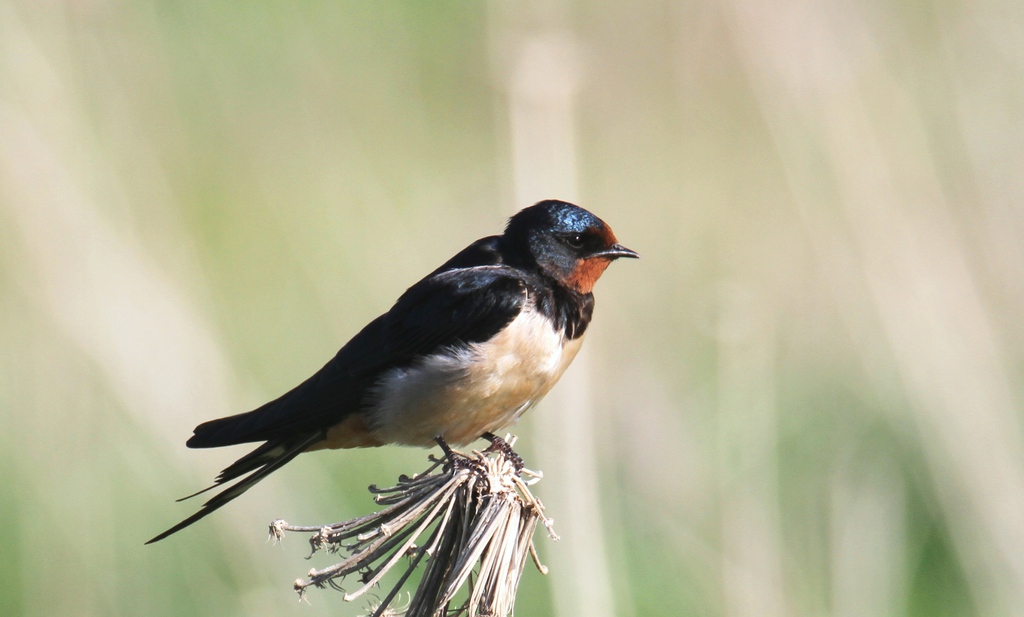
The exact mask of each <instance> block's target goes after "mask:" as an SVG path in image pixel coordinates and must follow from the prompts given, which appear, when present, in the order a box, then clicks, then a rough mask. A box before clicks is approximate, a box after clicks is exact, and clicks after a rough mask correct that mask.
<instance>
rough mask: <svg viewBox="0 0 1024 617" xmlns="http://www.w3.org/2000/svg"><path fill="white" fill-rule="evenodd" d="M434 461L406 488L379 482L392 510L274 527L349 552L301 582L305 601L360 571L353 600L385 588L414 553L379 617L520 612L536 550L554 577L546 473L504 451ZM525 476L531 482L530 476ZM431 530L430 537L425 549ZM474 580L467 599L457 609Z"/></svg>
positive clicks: (279, 533) (277, 534)
mask: <svg viewBox="0 0 1024 617" xmlns="http://www.w3.org/2000/svg"><path fill="white" fill-rule="evenodd" d="M509 441H510V442H511V441H512V438H509ZM513 456H514V455H513ZM430 460H431V465H430V466H429V467H428V468H427V469H426V470H425V471H424V472H423V473H420V474H418V475H415V476H413V477H411V478H410V477H406V476H402V477H400V478H399V481H398V484H397V485H396V486H393V487H390V488H385V489H378V488H377V487H375V486H371V487H370V492H372V493H374V495H375V496H374V501H376V502H377V503H378V504H383V505H386V506H387V507H385V508H384V509H383V510H380V511H379V512H376V513H374V514H370V515H367V516H362V517H359V518H355V519H351V520H348V521H344V522H341V523H334V524H333V525H324V526H316V527H302V526H294V525H288V524H287V523H285V522H284V521H282V520H277V521H274V522H273V523H272V524H271V525H270V533H271V536H272V537H274V538H275V539H281V538H283V537H284V533H285V532H286V531H299V532H307V533H312V534H313V535H312V536H311V537H310V539H309V542H310V546H311V547H312V554H315V553H316V552H317V551H320V550H327V551H330V552H336V553H342V554H345V555H347V557H346V558H345V559H344V560H342V561H341V562H339V563H336V564H334V565H333V566H329V567H327V568H324V569H322V570H315V569H314V570H311V571H310V572H309V574H308V575H307V576H308V577H307V578H305V579H299V580H297V581H295V590H296V591H297V592H298V593H299V595H300V597H302V596H303V594H304V593H305V591H306V589H308V588H309V587H312V586H315V587H321V588H322V587H325V586H327V585H330V586H331V587H333V588H335V589H338V590H340V591H343V592H344V589H342V587H341V583H342V582H343V580H344V578H345V577H347V576H349V575H351V574H353V573H359V575H360V581H361V583H362V586H361V587H360V588H359V589H357V590H355V591H352V592H348V593H345V595H344V599H345V600H346V601H351V600H354V599H356V598H358V597H360V596H362V595H363V594H365V593H366V592H367V591H369V590H370V589H372V588H374V587H375V586H377V585H378V584H379V583H380V580H381V579H382V578H383V577H384V575H385V574H387V573H388V572H389V571H391V569H392V568H394V567H395V566H396V565H397V564H398V563H399V562H401V561H403V558H406V561H407V563H406V565H405V566H404V567H405V571H404V572H403V573H402V575H401V576H400V577H399V580H398V582H397V583H396V584H395V585H394V586H393V587H392V588H391V590H390V591H389V592H388V593H387V595H386V596H385V597H384V598H383V600H381V602H380V604H379V605H377V606H376V608H375V610H374V611H373V613H372V617H379V616H380V615H384V614H387V615H397V614H405V615H406V616H407V617H440V616H457V615H469V616H470V617H476V616H477V615H488V616H491V615H494V616H498V615H509V614H511V613H512V608H513V605H514V604H515V596H516V589H517V588H518V587H519V579H520V577H521V576H522V573H523V568H524V567H525V566H526V560H527V556H529V557H531V558H532V559H533V562H534V564H535V565H536V566H537V568H538V569H539V570H540V571H541V572H542V573H547V568H545V567H544V566H543V565H542V564H541V563H540V561H539V560H538V558H537V552H536V548H535V547H534V545H533V532H534V530H535V529H536V527H537V523H538V522H542V523H544V526H545V527H546V528H547V530H548V535H549V536H550V537H551V538H552V539H554V540H557V539H558V536H557V535H556V534H555V533H554V531H553V529H552V520H551V519H550V518H548V517H546V516H545V515H544V507H543V506H542V505H541V503H540V501H539V500H538V499H537V498H536V497H534V496H533V494H532V493H531V492H530V489H529V486H528V485H529V484H533V483H534V482H537V481H538V480H539V479H540V474H538V473H534V472H530V471H529V470H525V469H524V470H522V471H519V470H518V469H517V467H516V464H515V463H516V462H515V461H513V460H511V458H510V455H509V454H508V453H506V452H503V451H501V450H500V449H497V451H494V452H491V451H488V452H477V451H474V452H473V453H472V454H471V455H466V454H461V453H458V452H451V453H450V454H449V455H447V456H446V458H445V459H443V460H438V459H435V458H434V457H430ZM523 476H526V477H527V478H530V480H529V481H524V480H523ZM428 529H430V530H431V531H430V532H429V534H427V530H428ZM424 534H427V536H426V540H425V542H424V543H423V544H422V545H418V544H417V542H418V541H419V539H420V538H421V537H422V536H424ZM312 554H311V555H310V556H311V557H312ZM424 557H426V562H425V566H424V571H423V575H422V577H421V579H420V582H419V584H418V585H417V587H416V591H415V593H413V594H412V597H411V599H410V600H409V603H408V606H406V607H404V608H403V609H395V608H390V609H389V607H391V605H392V603H393V601H394V599H395V598H396V597H397V596H398V594H399V592H400V591H401V589H402V588H403V587H404V585H405V583H406V582H407V581H408V579H409V577H410V576H411V575H412V573H413V572H414V571H415V569H416V568H417V566H419V565H420V563H421V562H423V560H424ZM474 572H475V575H474ZM467 584H468V586H469V587H468V594H467V596H468V597H467V599H466V600H465V601H464V602H463V603H462V604H461V605H459V606H457V607H452V603H453V602H454V601H455V596H456V595H457V594H458V593H459V591H460V590H461V589H463V588H464V587H466V585H467Z"/></svg>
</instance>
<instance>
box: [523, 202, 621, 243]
mask: <svg viewBox="0 0 1024 617" xmlns="http://www.w3.org/2000/svg"><path fill="white" fill-rule="evenodd" d="M603 227H604V222H603V221H602V220H601V219H599V218H597V217H596V216H594V215H593V214H591V213H590V212H588V211H586V210H584V209H583V208H581V207H579V206H575V205H573V204H571V203H569V202H567V201H559V200H557V199H546V200H544V201H541V202H538V203H537V204H534V205H532V206H530V207H529V208H524V209H523V210H521V211H520V212H519V213H518V214H516V215H515V216H513V217H512V218H510V219H509V220H508V226H507V227H505V235H506V236H511V237H519V238H525V237H528V236H529V235H530V234H531V233H536V232H542V233H544V232H547V233H565V234H569V233H582V232H584V231H586V230H588V229H595V228H596V229H600V228H603Z"/></svg>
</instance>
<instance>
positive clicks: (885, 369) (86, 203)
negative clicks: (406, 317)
mask: <svg viewBox="0 0 1024 617" xmlns="http://www.w3.org/2000/svg"><path fill="white" fill-rule="evenodd" d="M1022 119H1024V5H1022V4H1021V3H1020V2H1017V1H1005V0H970V1H968V0H948V1H945V0H939V1H936V2H910V1H896V2H877V1H868V2H859V3H858V2H850V1H848V0H825V1H823V2H812V1H811V0H781V1H767V0H722V1H717V2H715V1H709V2H659V1H657V0H643V1H640V2H629V3H613V2H577V3H568V2H561V1H556V2H542V1H540V0H531V1H526V2H512V1H510V0H507V1H506V0H502V1H497V0H495V1H491V2H417V1H411V0H410V1H401V2H399V1H387V2H301V3H299V2H297V3H286V2H211V3H203V2H182V1H177V2H176V1H161V2H151V1H146V0H138V1H132V2H128V1H116V0H76V1H73V2H71V1H69V2H60V1H57V0H43V1H39V0H24V1H18V0H0V521H2V523H3V531H4V533H3V534H0V556H2V558H0V606H2V607H3V608H2V609H0V612H2V613H3V614H9V615H46V616H50V615H154V616H155V615H200V614H202V615H267V614H275V615H303V616H306V615H309V616H312V615H327V614H331V615H335V614H343V615H356V614H360V613H361V612H363V611H365V604H364V603H362V602H357V603H354V604H352V605H344V603H343V602H342V601H341V595H340V594H338V593H335V592H330V591H314V592H313V593H311V594H310V596H309V604H305V603H303V604H300V603H298V602H296V598H295V596H294V594H293V593H292V591H291V582H292V581H293V580H294V579H295V578H297V577H300V576H303V575H304V574H305V572H306V571H307V570H308V569H309V568H310V567H312V566H316V567H322V566H324V565H326V564H328V563H331V561H332V560H331V559H330V557H329V556H327V557H323V556H318V557H317V558H316V559H315V560H314V561H313V562H307V561H304V560H303V559H302V557H304V556H305V554H306V550H305V549H306V544H305V541H304V539H302V538H300V537H298V536H293V537H289V538H288V539H286V541H285V543H284V545H283V547H280V546H278V547H275V546H272V545H270V544H267V543H265V537H266V525H267V524H268V523H269V522H270V521H271V520H273V519H275V518H278V517H281V518H285V519H286V520H288V521H289V522H292V523H296V524H316V523H323V522H330V521H335V520H341V519H343V518H347V517H351V516H355V515H358V514H362V513H365V512H367V511H368V509H369V508H371V507H372V504H371V503H370V501H369V498H368V495H367V494H366V493H365V487H366V485H367V484H370V483H371V482H373V483H379V484H387V483H389V482H391V481H392V480H393V479H394V478H395V477H396V476H397V474H399V473H402V472H413V471H417V470H418V469H420V468H421V467H422V465H423V463H424V457H425V452H423V451H416V450H407V449H400V448H385V449H376V450H364V451H352V452H322V453H318V454H315V455H309V456H305V457H301V458H300V459H299V460H297V461H295V462H294V463H292V464H290V465H289V466H288V467H287V468H285V469H284V470H282V471H280V472H278V473H276V474H274V476H272V477H271V478H270V479H269V480H268V481H266V482H264V483H263V484H261V485H259V486H258V487H257V488H256V489H254V490H253V491H251V492H250V493H248V494H247V495H246V496H245V497H244V498H243V499H241V500H239V501H236V502H234V503H232V504H231V505H230V506H228V507H227V508H225V509H223V510H221V511H220V512H218V513H217V514H216V515H214V516H212V517H210V518H209V519H207V520H205V521H203V523H201V524H199V525H197V526H195V527H193V528H190V529H189V530H187V531H186V532H183V533H181V534H179V535H177V536H174V537H173V538H171V539H169V540H166V541H164V542H161V543H159V544H157V545H154V546H145V547H144V546H143V542H144V541H145V540H146V539H148V538H150V537H152V536H153V535H155V534H156V533H157V532H159V531H162V530H163V529H165V528H167V527H168V526H170V525H171V524H173V523H175V522H177V521H178V520H180V519H182V518H184V517H185V516H187V515H188V514H190V513H191V512H192V511H193V509H194V508H195V507H196V506H197V505H198V503H194V502H189V503H186V504H175V503H174V502H173V500H174V498H177V497H180V496H182V495H185V494H188V493H190V492H192V491H194V490H196V489H198V488H200V487H203V486H206V485H207V484H208V483H209V482H210V480H212V478H213V477H214V475H215V474H216V472H217V471H218V470H220V469H221V468H223V467H224V466H225V465H227V464H228V463H230V462H231V461H233V460H234V459H235V458H237V457H238V456H240V455H241V454H242V453H244V452H245V451H246V450H245V449H244V448H238V449H231V450H227V451H220V450H217V451H188V450H186V449H185V447H184V441H185V439H186V438H187V437H188V436H189V435H190V434H191V429H192V427H193V426H194V425H196V424H197V423H199V422H200V421H203V420H206V419H210V418H213V417H218V416H221V415H228V414H232V413H237V412H240V411H245V410H247V409H250V408H252V407H254V406H256V405H258V404H259V403H261V402H263V401H265V400H268V399H270V398H272V397H275V396H277V395H279V394H281V393H282V392H284V391H285V390H287V389H289V388H290V387H292V386H293V385H295V384H296V383H298V382H299V381H300V380H302V379H303V378H305V377H306V376H307V375H309V374H310V373H312V372H313V371H314V370H316V369H317V368H319V367H320V366H321V365H322V364H323V363H324V362H326V361H327V360H328V359H329V358H330V357H331V356H332V355H333V354H334V352H335V351H336V349H337V348H338V347H339V346H340V345H341V344H343V343H344V342H345V341H346V340H347V339H348V337H350V336H351V335H352V334H354V333H355V332H356V331H357V330H358V329H359V328H360V327H361V326H362V325H363V324H365V323H366V322H367V321H369V320H370V319H372V318H373V317H375V316H376V315H378V314H379V313H381V312H383V311H384V310H386V309H387V308H388V307H389V306H390V304H391V302H393V301H394V299H395V298H396V297H397V296H398V294H399V293H401V291H403V290H404V289H405V288H406V287H408V286H409V285H411V284H412V283H413V282H415V281H416V280H417V279H418V278H419V277H421V276H423V275H424V274H426V273H427V272H429V271H430V270H431V269H433V268H434V267H435V266H436V265H438V264H440V263H441V262H442V261H444V260H445V259H446V258H447V257H449V256H450V255H452V254H453V253H454V252H455V251H457V250H458V249H460V248H462V247H463V246H465V245H466V244H468V243H469V242H471V241H472V240H474V239H476V238H478V237H480V236H484V235H489V234H492V233H497V232H498V231H500V229H501V227H502V225H503V222H504V220H505V218H506V217H508V216H509V215H511V214H512V213H514V212H515V211H516V210H518V209H519V208H521V207H524V206H526V205H529V204H531V203H533V202H535V201H537V200H539V199H542V198H547V197H560V198H564V199H570V200H578V202H579V203H581V205H584V206H585V207H587V208H589V209H591V210H592V211H594V212H595V213H596V214H598V215H599V216H601V217H602V218H604V219H605V220H606V221H608V222H609V223H610V224H611V225H612V226H613V227H614V229H615V230H616V232H617V234H618V237H619V239H620V240H621V241H622V242H623V243H624V244H625V245H626V246H629V247H631V248H633V249H635V250H637V251H639V252H640V253H641V254H642V255H643V259H642V260H640V261H639V262H623V263H617V264H615V265H614V266H613V267H612V268H611V269H610V270H609V271H608V273H607V274H606V275H605V277H604V279H602V281H601V283H600V284H599V285H598V288H597V297H598V302H597V304H598V307H597V312H596V318H595V322H594V325H593V327H592V328H591V331H590V333H589V340H588V342H587V344H586V345H585V346H584V352H583V353H582V354H581V357H580V358H578V359H577V361H576V363H575V364H574V366H573V367H572V369H570V371H569V372H568V374H567V375H566V378H565V379H564V380H563V382H562V383H561V384H560V385H559V387H558V388H556V389H555V391H554V392H553V393H552V395H551V396H549V398H548V399H547V400H545V402H544V403H542V404H541V405H540V406H539V407H538V408H537V409H536V410H534V411H533V412H531V414H530V415H529V416H528V418H527V419H525V420H524V421H523V422H522V423H520V424H519V425H517V426H516V427H515V428H514V431H515V432H516V433H517V434H519V436H520V450H521V451H522V452H523V453H524V455H526V457H527V461H528V463H529V464H530V466H531V467H534V468H539V469H542V470H544V471H545V473H546V475H547V477H546V478H545V480H544V481H543V482H542V483H540V484H539V485H538V486H537V487H535V490H536V492H537V494H538V495H539V496H540V497H541V498H542V499H544V501H545V503H546V505H547V506H548V510H549V513H550V514H551V515H552V516H553V517H554V518H555V521H556V528H557V529H558V531H559V532H560V533H561V535H562V538H563V539H562V541H561V542H557V543H553V542H550V541H548V540H547V539H545V538H544V537H543V534H539V535H538V538H537V543H538V546H539V548H540V550H541V553H542V555H543V557H544V559H545V561H546V562H548V564H549V565H550V566H551V567H552V573H551V574H550V575H549V576H548V577H542V576H541V575H539V574H538V573H537V572H536V571H534V570H533V569H532V568H529V569H528V571H527V573H526V575H525V577H524V586H523V588H522V590H521V594H520V599H519V604H518V608H519V614H521V615H557V616H559V617H564V616H569V615H588V616H598V617H602V616H611V615H625V616H641V615H644V616H646V615H671V616H675V615H710V616H717V615H722V616H730V617H731V616H741V617H743V616H751V617H754V616H757V617H763V616H768V617H772V616H783V615H815V616H818V615H833V616H837V617H847V616H849V617H859V616H869V615H920V616H941V615H951V616H953V615H956V616H960V615H1024V438H1022V430H1021V401H1022V397H1024V380H1022V378H1021V375H1022V373H1021V368H1022V362H1024V320H1022V319H1021V315H1022V314H1024V248H1022V247H1024V210H1022V203H1024V120H1022Z"/></svg>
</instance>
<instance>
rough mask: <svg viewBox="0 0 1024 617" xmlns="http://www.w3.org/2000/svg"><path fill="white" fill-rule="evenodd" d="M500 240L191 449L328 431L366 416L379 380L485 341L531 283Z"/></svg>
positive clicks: (478, 249) (426, 282)
mask: <svg viewBox="0 0 1024 617" xmlns="http://www.w3.org/2000/svg"><path fill="white" fill-rule="evenodd" d="M494 241H495V239H494V238H485V239H484V240H480V241H477V242H476V243H474V244H473V245H471V246H470V247H469V248H467V249H466V250H464V251H462V252H461V253H459V254H458V255H456V256H455V257H454V258H452V259H451V260H450V261H449V262H448V263H446V264H445V265H444V266H442V267H441V268H438V270H436V271H435V272H433V273H432V274H430V275H429V276H427V277H426V278H424V279H423V280H421V281H420V282H418V283H416V284H415V285H413V286H412V287H410V288H409V289H408V290H407V291H406V292H405V293H404V294H403V295H402V296H401V297H400V298H399V299H398V302H396V303H395V305H394V307H392V309H391V310H390V311H388V312H387V313H385V314H384V315H381V316H380V317H378V318H377V319H375V320H374V321H372V322H370V324H369V325H367V326H366V327H365V328H363V330H362V331H361V332H359V334H357V335H356V336H355V337H353V338H352V340H350V341H349V342H348V343H347V344H346V345H345V346H344V347H342V348H341V350H340V351H338V353H337V355H335V356H334V358H332V359H331V360H330V362H328V363H327V364H326V365H324V367H323V368H321V369H320V370H319V371H317V372H316V373H315V374H314V375H313V376H311V377H310V378H309V379H307V380H306V381H304V382H302V383H301V384H299V385H298V386H296V387H295V388H294V389H292V390H291V391H289V392H288V393H286V394H284V395H283V396H281V397H280V398H278V399H275V400H273V401H271V402H269V403H267V404H265V405H263V406H262V407H260V408H258V409H255V410H253V411H250V412H248V413H244V414H239V415H235V416H231V417H227V418H220V419H218V420H212V421H210V422H206V423H203V424H200V425H199V426H198V427H196V429H195V435H193V436H192V438H191V439H189V440H188V446H189V447H191V448H212V447H219V446H227V445H233V444H238V443H247V442H256V441H267V440H273V439H280V438H284V437H291V436H293V435H296V434H298V433H305V432H308V431H313V430H320V429H327V428H330V427H331V426H334V425H335V424H337V423H338V422H340V421H342V420H344V419H345V418H346V417H347V416H349V415H351V414H353V413H356V412H358V411H360V410H361V409H362V408H363V406H364V405H365V404H366V399H367V393H368V392H369V391H370V389H371V388H372V387H373V385H374V384H375V383H376V381H377V379H378V378H379V377H380V375H381V374H382V373H383V372H384V371H387V370H389V369H392V368H395V367H401V366H407V365H409V364H410V363H412V362H413V361H414V360H415V359H416V358H418V357H420V356H423V355H428V354H432V353H436V352H437V351H439V350H440V349H442V348H444V347H450V346H453V345H466V344H470V343H475V342H480V341H486V340H487V339H489V338H491V337H492V336H494V335H495V334H496V333H497V332H498V331H499V330H501V329H502V328H504V327H505V326H506V325H508V323H509V322H511V321H512V320H513V319H515V317H516V315H518V314H519V311H520V310H521V309H522V306H523V302H524V300H525V298H526V285H527V283H526V281H525V279H524V278H523V275H522V274H521V273H520V272H519V271H518V270H515V269H513V268H510V267H508V266H504V265H501V264H499V263H486V264H485V265H474V266H470V267H465V266H462V267H460V264H462V263H471V262H474V261H475V262H477V263H479V262H480V261H482V260H484V259H487V260H488V261H497V260H498V259H500V257H499V256H497V255H496V252H493V253H492V252H491V251H490V250H489V249H490V248H491V246H490V245H491V244H492V243H493V242H494Z"/></svg>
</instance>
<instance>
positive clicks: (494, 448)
mask: <svg viewBox="0 0 1024 617" xmlns="http://www.w3.org/2000/svg"><path fill="white" fill-rule="evenodd" d="M481 437H483V438H484V439H486V440H487V441H489V442H491V445H490V446H488V447H487V449H486V450H484V452H500V453H501V454H502V455H504V456H505V458H507V459H508V460H509V461H511V462H512V466H513V467H515V469H516V475H519V474H520V473H522V471H523V469H524V468H525V467H526V463H524V462H523V457H521V456H519V453H518V452H516V451H515V450H513V449H512V446H511V445H509V443H508V442H507V441H505V440H504V439H502V438H501V437H498V436H497V435H495V434H494V433H492V432H490V431H488V432H486V433H484V434H483V435H481Z"/></svg>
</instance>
